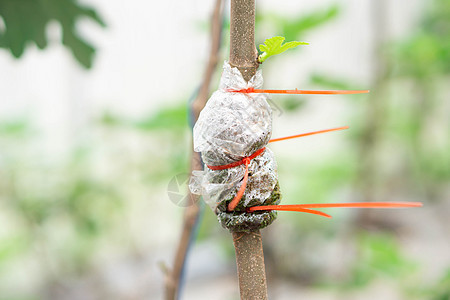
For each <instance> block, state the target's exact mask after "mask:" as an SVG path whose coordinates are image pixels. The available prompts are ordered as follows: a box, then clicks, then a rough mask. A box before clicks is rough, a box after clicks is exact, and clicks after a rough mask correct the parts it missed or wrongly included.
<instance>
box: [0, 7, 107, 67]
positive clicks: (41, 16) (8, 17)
mask: <svg viewBox="0 0 450 300" xmlns="http://www.w3.org/2000/svg"><path fill="white" fill-rule="evenodd" d="M83 18H86V19H90V20H92V21H94V22H96V23H97V24H99V25H101V26H105V23H104V22H103V21H102V19H101V18H100V17H99V16H98V14H97V12H96V11H95V10H93V9H91V8H88V7H85V6H83V5H80V4H79V3H78V1H77V0H45V1H44V0H0V47H1V48H5V49H8V50H10V51H11V53H12V55H14V57H16V58H20V57H21V56H22V55H23V53H24V51H25V49H26V47H27V46H28V44H30V43H34V44H36V45H37V47H38V48H39V49H44V48H46V47H47V46H48V40H47V34H46V30H47V25H48V24H49V23H50V22H52V21H55V22H57V23H58V24H59V25H60V26H61V29H62V41H61V42H62V44H63V45H64V46H66V47H67V48H69V49H70V50H71V51H72V54H73V56H74V57H75V59H76V60H77V61H78V62H79V63H80V64H81V65H82V66H84V67H86V68H90V67H91V66H92V60H93V56H94V53H95V48H94V47H93V46H92V45H91V44H90V43H88V42H87V41H85V40H84V39H83V38H82V37H81V36H80V35H79V34H78V32H77V30H76V23H77V22H78V21H79V20H80V19H83ZM1 21H3V23H4V28H2V26H1V25H2V24H1V23H2V22H1Z"/></svg>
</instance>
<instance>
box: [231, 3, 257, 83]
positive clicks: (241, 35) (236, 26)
mask: <svg viewBox="0 0 450 300" xmlns="http://www.w3.org/2000/svg"><path fill="white" fill-rule="evenodd" d="M230 15H231V20H230V65H231V66H232V67H237V68H238V69H239V71H241V73H242V76H243V77H244V79H245V80H247V81H249V80H250V79H251V78H252V76H253V75H255V73H256V69H258V65H259V64H258V51H257V50H256V47H255V0H231V14H230Z"/></svg>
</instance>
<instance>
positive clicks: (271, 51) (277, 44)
mask: <svg viewBox="0 0 450 300" xmlns="http://www.w3.org/2000/svg"><path fill="white" fill-rule="evenodd" d="M284 40H285V38H284V37H283V36H274V37H271V38H270V39H266V40H265V42H264V44H261V45H259V50H260V51H261V52H262V53H261V54H260V55H259V56H258V61H259V62H260V63H262V62H263V61H265V60H266V59H267V58H268V57H270V56H272V55H277V54H280V53H283V52H284V51H286V50H288V49H291V48H295V47H297V46H299V45H309V43H306V42H297V41H292V42H287V43H285V44H283V42H284Z"/></svg>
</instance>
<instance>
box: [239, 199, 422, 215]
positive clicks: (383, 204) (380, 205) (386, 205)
mask: <svg viewBox="0 0 450 300" xmlns="http://www.w3.org/2000/svg"><path fill="white" fill-rule="evenodd" d="M421 206H423V204H422V202H353V203H314V204H294V205H264V206H253V207H249V208H247V212H254V211H261V210H280V211H298V212H306V213H310V214H316V215H321V216H328V217H330V218H331V216H329V215H327V214H325V213H323V212H321V211H317V210H311V209H309V208H329V207H351V208H402V207H421Z"/></svg>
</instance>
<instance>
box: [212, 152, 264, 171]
mask: <svg viewBox="0 0 450 300" xmlns="http://www.w3.org/2000/svg"><path fill="white" fill-rule="evenodd" d="M264 150H266V147H264V148H261V149H259V150H257V151H256V152H255V153H253V154H252V155H250V156H249V157H245V158H243V159H241V160H240V161H236V162H233V163H231V164H227V165H220V166H209V165H206V166H207V167H208V168H209V169H211V170H213V171H217V170H225V169H230V168H234V167H237V166H240V165H243V164H244V163H245V160H246V159H247V158H248V159H250V160H252V159H254V158H255V157H257V156H258V155H261V154H262V153H263V152H264Z"/></svg>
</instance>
